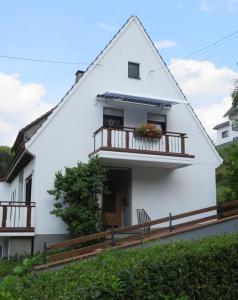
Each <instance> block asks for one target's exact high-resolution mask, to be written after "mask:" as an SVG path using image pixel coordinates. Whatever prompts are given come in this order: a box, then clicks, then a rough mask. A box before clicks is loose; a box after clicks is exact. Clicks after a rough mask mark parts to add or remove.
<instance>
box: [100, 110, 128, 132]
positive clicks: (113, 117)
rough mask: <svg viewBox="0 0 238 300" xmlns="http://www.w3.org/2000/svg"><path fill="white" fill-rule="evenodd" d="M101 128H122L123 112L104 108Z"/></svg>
mask: <svg viewBox="0 0 238 300" xmlns="http://www.w3.org/2000/svg"><path fill="white" fill-rule="evenodd" d="M103 126H104V127H107V128H108V127H109V128H118V127H123V126H124V112H123V110H121V109H114V108H106V107H104V109H103Z"/></svg>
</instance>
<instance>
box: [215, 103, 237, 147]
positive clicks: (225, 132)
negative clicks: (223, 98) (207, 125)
mask: <svg viewBox="0 0 238 300" xmlns="http://www.w3.org/2000/svg"><path fill="white" fill-rule="evenodd" d="M224 117H225V118H228V120H227V121H225V122H223V123H220V124H218V125H216V126H215V127H214V128H213V129H214V130H216V131H217V142H216V144H217V145H218V146H219V145H223V144H227V143H230V142H237V141H238V110H237V108H235V107H231V108H230V109H229V110H228V111H227V112H226V113H225V115H224Z"/></svg>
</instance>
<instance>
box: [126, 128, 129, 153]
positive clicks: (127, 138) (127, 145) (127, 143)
mask: <svg viewBox="0 0 238 300" xmlns="http://www.w3.org/2000/svg"><path fill="white" fill-rule="evenodd" d="M126 149H127V150H128V149H129V131H128V130H127V131H126Z"/></svg>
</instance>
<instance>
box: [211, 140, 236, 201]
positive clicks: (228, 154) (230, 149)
mask: <svg viewBox="0 0 238 300" xmlns="http://www.w3.org/2000/svg"><path fill="white" fill-rule="evenodd" d="M218 152H219V154H220V155H221V157H222V158H223V164H222V165H221V166H220V167H219V168H218V169H217V173H216V180H217V202H218V203H221V202H225V201H231V200H237V199H238V143H237V142H233V143H230V144H228V145H226V146H223V147H219V148H218Z"/></svg>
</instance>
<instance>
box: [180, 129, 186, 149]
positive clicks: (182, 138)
mask: <svg viewBox="0 0 238 300" xmlns="http://www.w3.org/2000/svg"><path fill="white" fill-rule="evenodd" d="M180 138H181V153H183V154H184V153H185V135H184V134H181V135H180Z"/></svg>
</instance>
